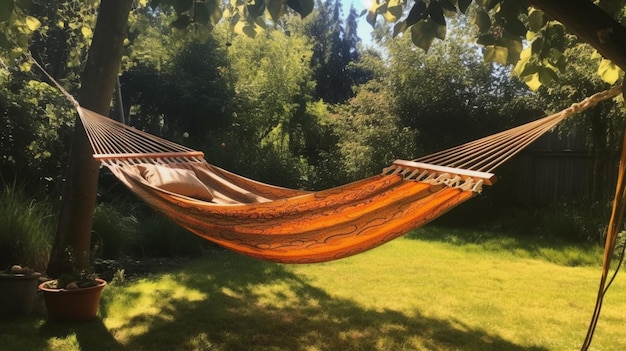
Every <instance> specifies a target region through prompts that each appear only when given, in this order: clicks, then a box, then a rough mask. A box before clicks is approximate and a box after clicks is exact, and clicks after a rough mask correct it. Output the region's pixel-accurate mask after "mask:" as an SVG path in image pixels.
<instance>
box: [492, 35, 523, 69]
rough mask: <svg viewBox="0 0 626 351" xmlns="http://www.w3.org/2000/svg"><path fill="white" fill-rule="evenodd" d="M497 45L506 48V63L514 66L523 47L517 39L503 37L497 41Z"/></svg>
mask: <svg viewBox="0 0 626 351" xmlns="http://www.w3.org/2000/svg"><path fill="white" fill-rule="evenodd" d="M497 45H499V46H504V47H506V48H507V62H508V63H510V64H512V65H514V64H515V63H516V62H517V61H519V59H520V54H521V53H522V49H523V45H522V40H521V39H520V38H519V37H510V36H507V37H503V38H501V39H499V40H498V41H497Z"/></svg>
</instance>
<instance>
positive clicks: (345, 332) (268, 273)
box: [77, 252, 544, 351]
mask: <svg viewBox="0 0 626 351" xmlns="http://www.w3.org/2000/svg"><path fill="white" fill-rule="evenodd" d="M170 278H173V279H174V280H175V281H176V282H177V285H178V287H177V288H176V289H183V290H185V291H195V292H200V293H201V294H202V296H203V297H202V298H200V299H195V300H193V301H192V300H189V299H181V298H176V297H175V295H177V293H174V292H173V291H141V292H139V293H137V292H135V293H132V294H130V295H127V296H126V298H127V301H126V303H128V304H129V305H132V304H133V300H135V299H136V301H139V299H142V298H145V297H146V296H151V297H152V298H154V299H155V303H154V305H152V306H150V308H151V309H153V308H156V309H157V311H158V312H156V313H155V312H154V311H152V312H151V313H140V314H138V315H136V316H134V317H131V318H130V319H129V320H126V321H124V323H123V325H121V326H119V327H116V328H115V329H112V330H110V331H108V332H109V333H116V332H120V333H121V332H123V331H124V330H125V329H126V330H128V329H129V328H135V329H138V330H141V332H137V333H135V334H133V335H128V336H127V338H126V339H125V340H124V345H125V347H122V346H121V345H119V344H118V345H115V340H112V339H113V338H112V336H111V335H106V334H107V331H106V330H105V329H104V328H103V326H102V325H95V326H92V327H95V331H92V332H93V335H94V337H96V338H98V339H101V340H102V341H101V342H103V343H106V344H108V345H114V346H115V347H118V346H119V349H127V350H161V349H168V350H169V349H177V350H190V349H194V350H377V349H378V350H423V349H427V350H449V349H462V350H481V351H484V350H544V349H543V348H540V347H530V348H527V347H522V346H519V345H515V344H513V343H511V342H509V341H507V340H504V339H503V338H501V337H499V336H497V335H492V334H490V333H489V332H487V331H484V330H480V329H472V328H471V327H469V326H467V325H464V324H463V323H461V322H460V321H458V320H438V319H434V318H429V317H426V316H423V315H421V314H420V312H419V311H403V312H398V311H393V310H383V311H376V310H370V309H366V308H364V307H362V306H360V305H358V304H356V303H355V302H353V301H350V300H346V299H339V298H334V297H333V296H331V295H329V293H327V292H325V291H323V290H321V289H319V288H316V287H314V286H312V285H311V284H310V283H308V282H307V281H305V280H303V279H302V278H300V277H298V276H296V275H294V274H292V273H291V272H289V271H288V269H287V268H286V267H285V266H282V265H278V264H271V263H264V262H259V261H256V260H252V259H248V258H245V257H240V256H236V255H234V254H231V253H227V252H217V253H216V254H214V255H212V256H210V257H208V258H204V259H202V260H201V261H198V262H194V263H193V264H191V265H189V266H188V267H185V269H183V270H180V271H176V272H172V273H171V276H170ZM151 279H153V280H159V279H162V276H160V275H159V276H154V277H152V278H151ZM372 288H376V289H380V288H381V287H372ZM387 288H388V289H393V287H387ZM142 295H144V296H142ZM179 296H180V294H179ZM115 298H116V297H115V296H114V294H111V295H109V296H108V297H107V298H106V299H104V300H103V304H102V305H101V311H102V312H101V313H102V314H103V315H104V316H106V315H107V314H108V313H109V307H110V304H111V303H112V301H111V300H112V299H115ZM111 317H114V316H111ZM100 332H101V333H100ZM77 335H79V333H77ZM78 339H79V340H78V341H79V343H80V347H81V349H85V350H96V349H99V348H98V347H97V345H94V343H96V344H97V342H93V341H87V340H83V339H81V337H80V336H79V337H78ZM92 345H93V346H94V348H93V349H92V348H91V346H92ZM100 349H104V348H100ZM106 349H115V348H106Z"/></svg>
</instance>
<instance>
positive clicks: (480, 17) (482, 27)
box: [474, 9, 491, 33]
mask: <svg viewBox="0 0 626 351" xmlns="http://www.w3.org/2000/svg"><path fill="white" fill-rule="evenodd" d="M474 24H476V25H477V26H478V30H479V31H480V33H486V32H487V31H489V29H490V28H491V18H489V14H488V13H487V11H485V10H483V9H477V10H476V16H475V17H474Z"/></svg>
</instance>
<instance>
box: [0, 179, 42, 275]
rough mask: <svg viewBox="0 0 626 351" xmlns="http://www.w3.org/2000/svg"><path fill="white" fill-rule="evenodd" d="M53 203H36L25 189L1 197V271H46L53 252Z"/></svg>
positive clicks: (7, 191)
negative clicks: (14, 267) (23, 268)
mask: <svg viewBox="0 0 626 351" xmlns="http://www.w3.org/2000/svg"><path fill="white" fill-rule="evenodd" d="M52 213H53V210H52V206H51V205H50V203H48V202H46V201H40V202H37V201H35V200H33V199H31V198H29V196H28V195H27V194H26V192H25V191H24V189H23V188H20V187H17V186H15V185H13V186H6V187H5V188H4V191H3V192H2V193H0V267H5V266H8V265H11V264H15V263H19V264H22V265H26V266H29V267H31V268H34V269H35V270H38V271H44V270H45V268H46V265H47V263H48V259H49V257H50V250H51V248H52V238H53V235H52V233H53V225H54V216H53V215H52Z"/></svg>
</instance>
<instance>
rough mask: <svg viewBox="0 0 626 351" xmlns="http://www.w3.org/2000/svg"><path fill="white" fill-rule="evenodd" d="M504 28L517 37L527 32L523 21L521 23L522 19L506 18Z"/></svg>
mask: <svg viewBox="0 0 626 351" xmlns="http://www.w3.org/2000/svg"><path fill="white" fill-rule="evenodd" d="M504 29H506V31H507V32H509V33H511V34H513V35H516V36H518V37H523V36H525V35H526V32H528V30H527V29H526V26H525V25H524V23H522V21H520V20H518V19H517V18H514V19H508V20H507V22H506V24H505V25H504Z"/></svg>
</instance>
